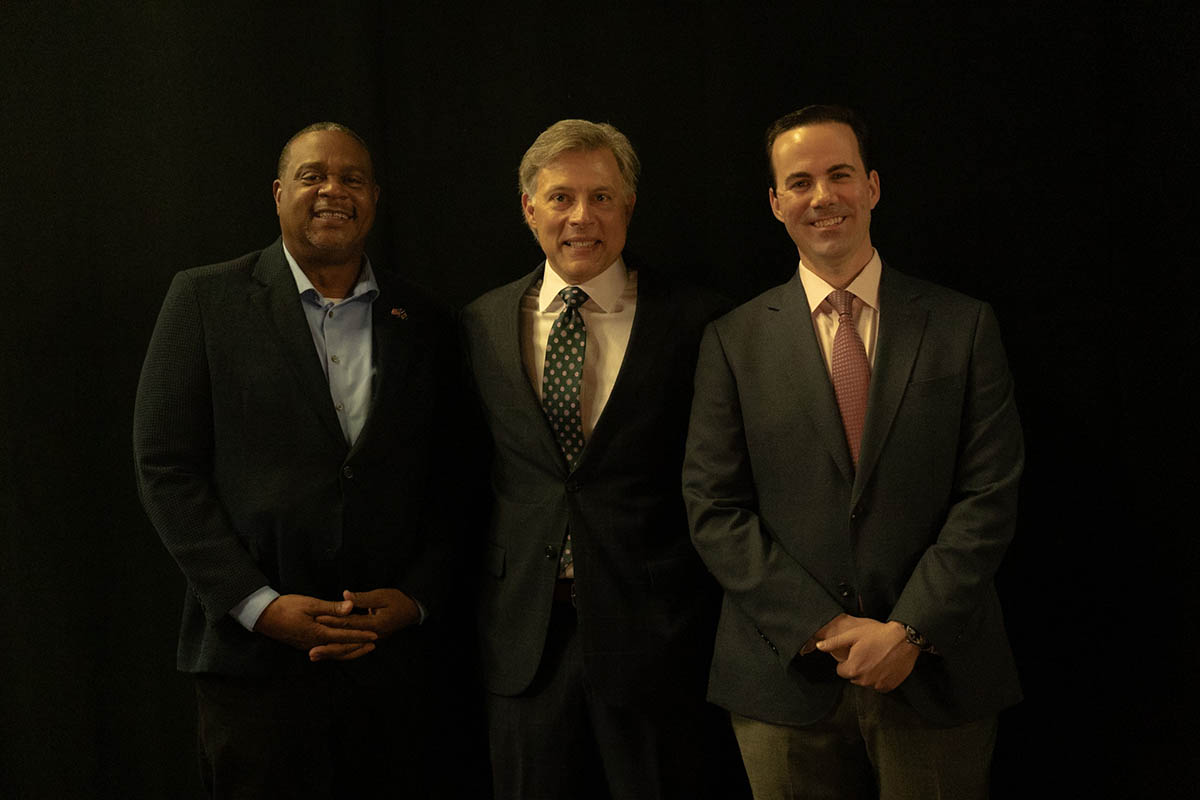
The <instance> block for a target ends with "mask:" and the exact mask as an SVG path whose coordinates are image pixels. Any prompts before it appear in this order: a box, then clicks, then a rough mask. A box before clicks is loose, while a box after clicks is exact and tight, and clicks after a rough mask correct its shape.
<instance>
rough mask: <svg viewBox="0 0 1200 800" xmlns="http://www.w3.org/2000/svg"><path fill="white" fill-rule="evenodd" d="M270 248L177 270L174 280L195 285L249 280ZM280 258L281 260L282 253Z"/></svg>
mask: <svg viewBox="0 0 1200 800" xmlns="http://www.w3.org/2000/svg"><path fill="white" fill-rule="evenodd" d="M269 251H270V248H263V249H262V250H253V251H251V252H249V253H246V254H245V255H241V256H238V257H237V258H232V259H230V260H228V261H221V262H219V263H216V264H205V265H204V266H200V267H191V268H189V269H184V270H181V271H180V272H178V273H177V274H176V276H175V279H176V281H181V282H186V283H192V284H196V285H211V284H221V283H230V282H237V281H240V280H249V279H250V277H251V276H252V275H253V274H254V271H255V268H256V267H257V266H258V264H259V262H260V261H263V259H264V258H269V256H268V253H269ZM279 258H280V260H281V261H282V260H283V256H282V253H281V254H280V257H279Z"/></svg>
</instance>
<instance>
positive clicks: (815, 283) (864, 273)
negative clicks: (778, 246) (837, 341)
mask: <svg viewBox="0 0 1200 800" xmlns="http://www.w3.org/2000/svg"><path fill="white" fill-rule="evenodd" d="M882 274H883V260H882V259H881V258H880V257H879V251H878V250H875V251H874V252H872V253H871V260H870V261H868V262H867V265H866V266H865V267H863V268H862V270H861V271H860V272H859V273H858V275H856V276H855V277H854V280H852V281H850V285H849V286H847V287H846V291H848V292H850V293H851V294H853V295H854V296H855V297H857V298H858V299H859V300H861V301H862V302H863V304H864V305H868V306H870V307H871V308H873V309H875V310H876V311H878V310H879V277H880V275H882ZM800 283H801V284H802V285H803V286H804V293H805V294H806V295H807V296H808V311H809V313H811V314H815V313H817V308H818V307H819V306H820V305H821V303H824V302H825V298H827V297H829V293H830V292H832V291H833V290H834V289H835V288H837V287H835V286H830V285H829V283H828V282H826V280H825V279H824V278H822V277H821V276H820V275H817V273H815V272H813V271H812V270H810V269H809V268H808V267H806V266H804V262H803V261H801V262H800Z"/></svg>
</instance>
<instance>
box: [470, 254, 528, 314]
mask: <svg viewBox="0 0 1200 800" xmlns="http://www.w3.org/2000/svg"><path fill="white" fill-rule="evenodd" d="M541 275H542V266H541V265H540V264H539V265H538V266H537V268H535V269H534V270H533V271H532V272H528V273H526V274H525V275H522V276H521V277H520V278H517V279H516V280H515V281H509V282H508V283H506V284H504V285H502V286H497V287H496V288H495V289H491V290H489V291H486V292H484V293H483V294H481V295H480V296H479V297H477V298H475V299H474V300H472V301H471V302H470V303H467V305H466V306H464V307H463V310H462V314H461V317H462V321H463V324H464V325H466V326H467V327H468V328H471V327H477V326H480V325H487V324H489V323H490V322H491V321H492V320H494V319H498V318H508V317H509V316H510V315H511V314H515V313H516V310H517V305H518V303H520V301H521V296H522V295H523V294H525V291H526V290H527V289H528V288H529V287H530V286H532V285H533V284H534V283H536V282H537V280H538V278H540V277H541Z"/></svg>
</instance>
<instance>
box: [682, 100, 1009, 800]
mask: <svg viewBox="0 0 1200 800" xmlns="http://www.w3.org/2000/svg"><path fill="white" fill-rule="evenodd" d="M767 155H768V158H769V163H770V167H771V181H772V185H771V188H770V194H769V198H770V202H771V208H772V210H773V211H774V213H775V216H776V217H777V218H778V219H779V220H780V221H781V222H783V224H784V225H785V227H786V228H787V230H788V233H789V234H790V235H791V238H792V240H793V241H794V242H795V244H796V247H797V250H798V251H799V253H800V267H799V270H798V272H797V275H796V276H795V277H794V278H793V279H792V280H791V281H789V282H788V283H786V284H784V285H782V286H779V287H776V288H775V289H772V290H770V291H768V292H766V293H764V294H763V295H761V296H759V297H758V298H756V299H754V300H752V301H750V302H749V303H746V304H745V305H743V306H741V307H739V308H738V309H735V310H734V311H733V312H731V313H730V314H728V315H727V316H725V317H723V318H722V319H720V320H718V321H717V322H715V323H713V325H711V326H710V327H709V328H708V330H707V331H706V332H705V336H704V340H703V343H702V345H701V353H700V359H699V365H698V367H697V373H696V401H695V404H694V407H693V410H692V419H691V425H690V430H689V436H688V446H687V457H686V460H685V465H684V495H685V497H686V500H687V504H688V510H689V516H690V520H691V524H692V534H693V539H694V541H695V544H696V547H697V549H698V550H699V552H700V554H701V556H702V557H703V558H704V561H705V563H706V564H708V566H709V569H711V570H712V572H713V574H714V575H716V577H717V579H718V580H719V581H720V583H721V584H722V585H723V586H724V588H725V599H724V605H723V607H722V611H721V620H720V625H719V628H718V633H717V643H716V652H715V655H714V659H713V664H712V673H711V676H710V684H709V697H710V699H711V700H712V701H713V702H715V703H717V704H719V705H721V706H723V707H724V708H727V709H729V710H730V711H731V712H732V713H733V721H734V729H735V732H736V733H737V736H738V742H739V744H740V746H741V749H742V754H743V759H744V761H745V764H746V768H747V773H748V774H749V776H750V780H751V785H752V786H753V788H754V791H755V797H761V798H782V797H839V798H848V797H877V796H881V795H882V796H883V797H888V798H892V797H914V798H915V797H921V798H924V797H955V798H966V797H983V796H986V794H987V775H988V767H989V764H990V760H991V752H992V745H993V741H994V737H995V731H996V715H997V713H998V712H999V711H1000V710H1001V709H1003V708H1004V707H1006V706H1009V705H1011V704H1013V703H1015V702H1017V701H1018V700H1019V699H1020V697H1021V693H1020V687H1019V685H1018V682H1017V675H1016V670H1015V667H1014V663H1013V658H1012V654H1011V652H1010V650H1009V645H1008V641H1007V638H1006V635H1005V632H1004V625H1003V621H1002V619H1001V613H1000V605H999V602H998V600H997V596H996V591H995V588H994V585H993V576H994V575H995V572H996V570H997V568H998V567H999V565H1000V561H1001V559H1002V557H1003V555H1004V552H1005V549H1006V547H1007V546H1008V543H1009V541H1010V540H1011V538H1012V536H1013V530H1014V523H1015V517H1016V503H1017V483H1018V478H1019V476H1020V473H1021V468H1022V463H1023V448H1022V436H1021V429H1020V423H1019V420H1018V418H1017V412H1016V408H1015V406H1014V403H1013V389H1012V381H1011V378H1010V376H1009V372H1008V367H1007V365H1006V361H1005V356H1004V350H1003V348H1002V345H1001V342H1000V335H999V331H998V329H997V326H996V320H995V318H994V316H993V314H992V311H991V310H990V308H989V307H988V306H987V305H986V304H984V303H981V302H979V301H977V300H973V299H971V298H968V297H964V296H963V295H960V294H958V293H956V292H953V291H950V290H949V289H944V288H941V287H938V286H934V285H932V284H929V283H926V282H923V281H918V280H915V279H912V278H909V277H907V276H905V275H903V274H901V273H899V272H897V271H895V270H892V269H890V268H889V267H887V266H884V265H883V264H882V262H881V261H880V258H879V254H878V253H877V252H876V251H875V249H874V247H873V246H872V244H871V237H870V218H871V210H872V209H873V208H874V207H875V204H876V203H877V202H878V200H879V193H880V187H879V176H878V174H877V173H876V172H875V171H874V170H871V169H870V168H869V163H868V160H867V151H866V131H865V127H864V126H863V125H862V123H861V120H860V119H859V117H858V116H857V115H856V114H854V113H853V112H851V111H849V110H847V109H842V108H838V107H830V106H810V107H808V108H805V109H801V110H800V111H798V112H793V113H792V114H789V115H787V116H785V117H783V118H781V119H780V120H778V121H777V122H776V123H774V124H773V125H772V126H771V127H770V129H769V130H768V136H767Z"/></svg>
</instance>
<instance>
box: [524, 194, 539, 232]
mask: <svg viewBox="0 0 1200 800" xmlns="http://www.w3.org/2000/svg"><path fill="white" fill-rule="evenodd" d="M521 209H522V210H523V211H524V212H525V224H526V225H528V226H529V230H531V231H533V232H534V233H537V223H535V222H534V217H533V198H532V197H530V196H529V195H527V194H524V193H522V194H521Z"/></svg>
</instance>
